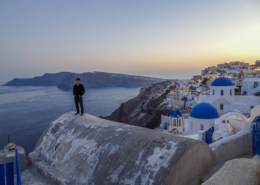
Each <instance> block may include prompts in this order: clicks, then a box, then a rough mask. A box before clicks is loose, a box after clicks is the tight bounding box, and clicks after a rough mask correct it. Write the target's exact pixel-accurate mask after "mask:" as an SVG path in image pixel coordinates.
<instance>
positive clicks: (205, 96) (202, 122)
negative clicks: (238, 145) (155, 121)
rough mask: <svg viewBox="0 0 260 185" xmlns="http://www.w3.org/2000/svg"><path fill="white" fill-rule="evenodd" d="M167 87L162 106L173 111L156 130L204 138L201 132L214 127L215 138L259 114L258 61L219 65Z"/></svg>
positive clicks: (235, 130) (236, 129)
mask: <svg viewBox="0 0 260 185" xmlns="http://www.w3.org/2000/svg"><path fill="white" fill-rule="evenodd" d="M170 86H171V87H170V89H171V91H170V93H168V94H167V98H166V99H165V100H164V102H163V103H162V105H163V106H166V107H171V108H172V109H174V110H173V111H172V113H171V114H170V115H161V124H160V128H157V129H156V130H163V131H164V132H165V131H166V132H170V133H174V134H178V135H184V136H185V137H192V138H193V139H199V140H205V137H203V135H204V133H205V132H206V131H207V130H209V129H210V128H212V127H214V129H215V132H214V133H213V141H214V140H215V141H216V140H219V139H223V138H225V137H227V136H230V135H233V134H235V133H237V132H239V131H240V130H241V129H242V128H243V127H244V125H245V123H247V122H248V121H250V120H251V121H253V120H254V118H255V117H256V116H258V114H259V113H260V60H257V61H256V62H255V64H253V65H249V63H244V62H239V61H236V62H230V63H224V64H218V65H217V66H212V67H208V68H205V69H204V70H202V72H201V75H194V76H193V77H192V79H190V80H178V82H174V83H173V84H171V85H170ZM182 111H183V112H182ZM216 129H217V130H216Z"/></svg>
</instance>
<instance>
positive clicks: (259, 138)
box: [252, 116, 260, 155]
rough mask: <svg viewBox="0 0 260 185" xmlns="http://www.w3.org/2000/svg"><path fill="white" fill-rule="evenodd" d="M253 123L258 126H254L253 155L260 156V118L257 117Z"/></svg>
mask: <svg viewBox="0 0 260 185" xmlns="http://www.w3.org/2000/svg"><path fill="white" fill-rule="evenodd" d="M253 123H256V124H255V125H253V130H252V153H253V155H255V154H257V155H260V116H257V117H256V118H255V119H254V121H253Z"/></svg>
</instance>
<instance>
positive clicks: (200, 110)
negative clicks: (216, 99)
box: [190, 102, 219, 119]
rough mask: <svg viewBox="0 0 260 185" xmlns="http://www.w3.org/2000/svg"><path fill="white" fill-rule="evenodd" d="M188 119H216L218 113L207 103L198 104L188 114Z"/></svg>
mask: <svg viewBox="0 0 260 185" xmlns="http://www.w3.org/2000/svg"><path fill="white" fill-rule="evenodd" d="M190 117H193V118H198V119H216V118H218V117H219V115H218V111H217V109H216V108H215V107H213V105H211V104H209V103H204V102H203V103H199V104H197V105H195V106H194V107H193V108H192V109H191V112H190Z"/></svg>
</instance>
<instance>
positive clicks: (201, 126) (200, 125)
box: [184, 116, 215, 135]
mask: <svg viewBox="0 0 260 185" xmlns="http://www.w3.org/2000/svg"><path fill="white" fill-rule="evenodd" d="M214 123H215V119H197V118H193V117H190V116H189V118H188V129H187V130H185V132H184V135H192V134H198V132H199V131H202V130H208V129H209V128H211V127H213V126H214Z"/></svg>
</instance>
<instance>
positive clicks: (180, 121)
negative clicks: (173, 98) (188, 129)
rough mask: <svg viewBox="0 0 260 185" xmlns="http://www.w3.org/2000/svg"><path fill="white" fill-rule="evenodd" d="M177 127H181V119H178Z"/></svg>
mask: <svg viewBox="0 0 260 185" xmlns="http://www.w3.org/2000/svg"><path fill="white" fill-rule="evenodd" d="M179 127H181V118H179Z"/></svg>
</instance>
